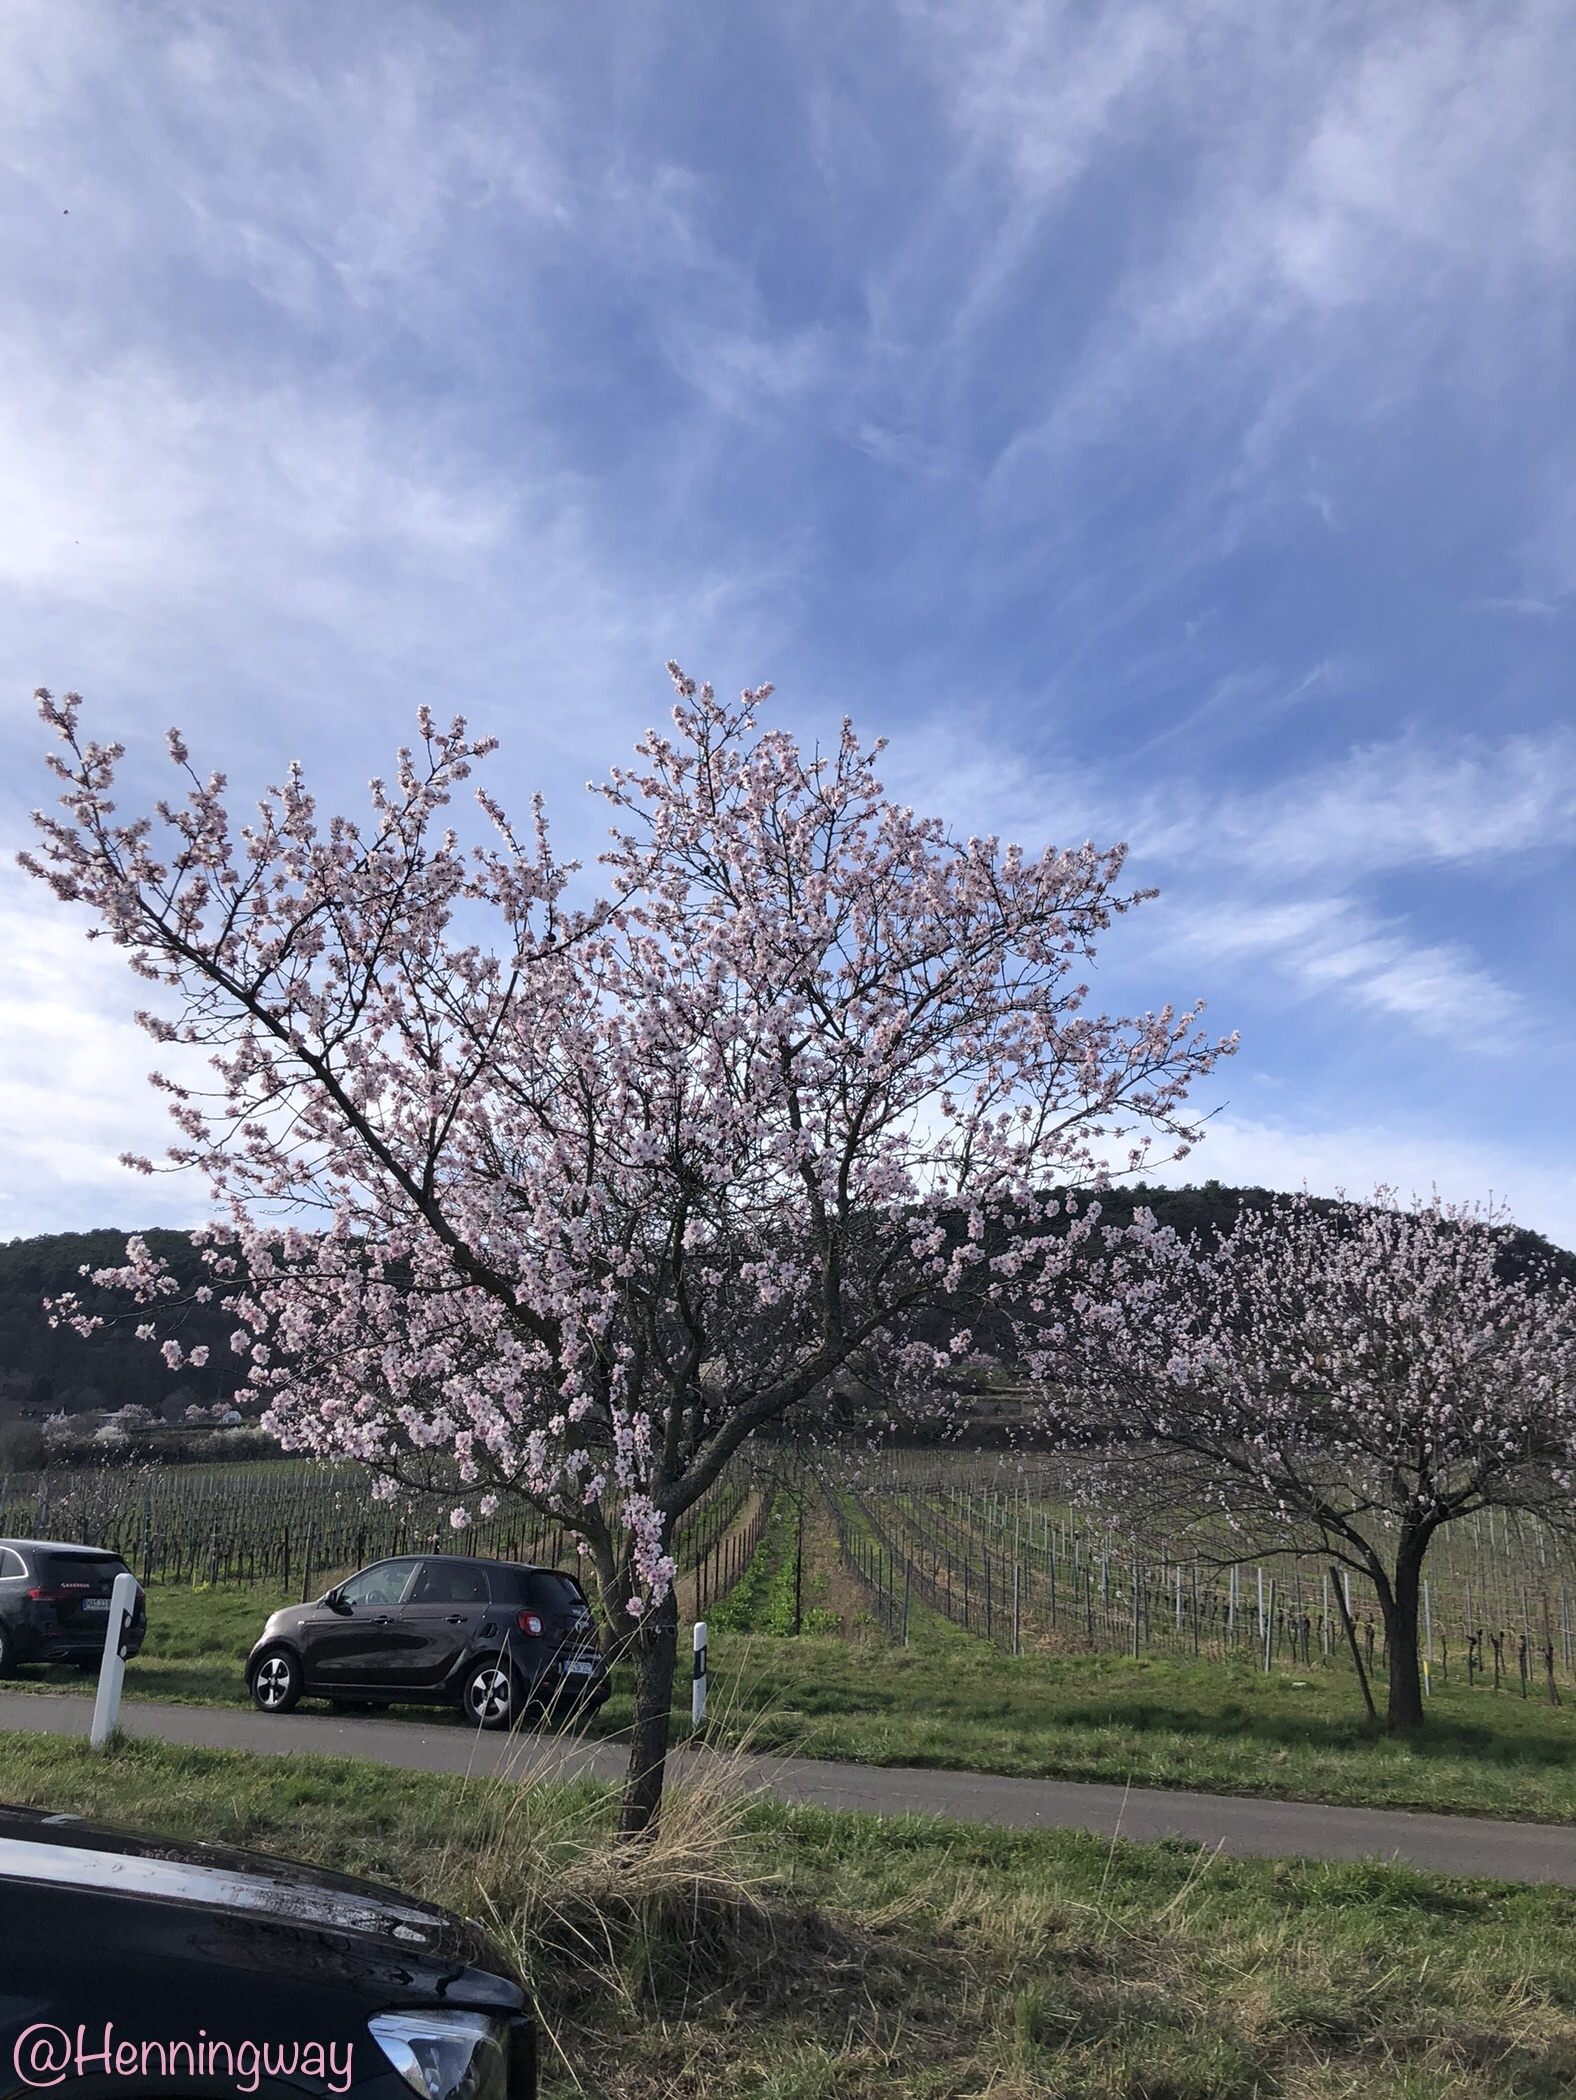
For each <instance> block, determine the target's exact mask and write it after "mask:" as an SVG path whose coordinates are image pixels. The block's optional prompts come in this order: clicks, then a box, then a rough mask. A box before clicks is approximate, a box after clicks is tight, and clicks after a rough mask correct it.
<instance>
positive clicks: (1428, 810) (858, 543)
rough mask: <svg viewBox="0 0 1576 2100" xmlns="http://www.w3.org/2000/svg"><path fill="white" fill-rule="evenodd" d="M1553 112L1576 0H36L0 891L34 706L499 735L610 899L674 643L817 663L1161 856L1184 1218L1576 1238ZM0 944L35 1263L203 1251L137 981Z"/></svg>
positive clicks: (19, 121)
mask: <svg viewBox="0 0 1576 2100" xmlns="http://www.w3.org/2000/svg"><path fill="white" fill-rule="evenodd" d="M1573 79H1576V11H1573V10H1572V9H1571V8H1570V7H1569V6H1568V5H1566V4H1563V0H1526V4H1520V5H1518V4H1515V0H1507V4H1501V5H1495V6H1491V7H1490V6H1474V5H1450V4H1440V0H1429V4H1426V5H1418V6H1408V5H1405V4H1400V0H1393V4H1391V5H1388V6H1386V7H1382V8H1375V7H1372V6H1367V5H1364V6H1350V7H1347V6H1341V5H1332V6H1328V7H1323V8H1313V9H1309V8H1299V7H1292V6H1289V5H1288V6H1280V5H1276V4H1264V0H1230V4H1228V0H1221V4H1189V0H1164V4H1157V5H1154V6H1148V5H1144V4H1142V0H1125V4H1120V5H1115V6H1111V7H1108V8H1101V7H1098V6H1093V5H1088V6H1065V7H1064V6H1058V5H1055V4H1053V0H1038V4H1032V5H1016V4H1008V0H1002V4H997V0H966V4H959V5H955V6H953V5H940V4H925V0H915V4H894V5H861V4H858V0H838V4H835V5H824V6H823V5H818V4H814V0H806V4H802V5H798V6H794V7H788V8H778V9H765V8H724V7H712V8H696V7H677V6H673V5H668V4H664V0H644V4H642V5H640V6H638V7H636V6H613V5H606V6H604V5H597V4H592V5H586V6H581V7H575V8H547V7H529V8H527V7H518V6H508V7H497V8H491V7H487V6H484V5H470V6H466V7H464V8H456V7H444V8H421V7H409V6H401V5H397V4H391V0H377V4H375V5H374V4H371V0H361V4H357V0H338V4H336V5H335V6H334V7H331V8H323V7H318V6H294V5H290V4H287V0H271V4H270V5H268V6H267V7H251V8H230V7H224V8H221V7H212V8H204V7H196V6H176V5H158V4H154V0H145V4H141V5H136V6H130V7H128V6H124V5H107V6H103V7H99V6H95V5H93V4H91V0H73V4H71V5H70V6H61V5H59V4H58V0H46V4H38V5H35V4H33V0H10V4H9V5H8V6H7V7H6V8H5V10H4V11H3V13H0V213H3V219H0V224H3V226H4V231H5V241H4V254H5V261H4V264H3V283H4V294H5V296H4V298H3V299H0V483H3V486H4V489H5V501H4V504H3V505H0V676H3V683H0V694H3V695H4V696H5V697H4V700H3V716H0V724H3V726H0V736H3V748H0V758H3V761H4V765H3V772H0V831H3V835H4V841H5V844H6V846H7V847H8V848H10V847H11V846H12V845H14V844H17V843H21V841H22V838H23V834H24V832H25V829H26V811H27V809H28V808H29V807H30V806H31V805H32V804H33V803H35V802H37V801H38V800H40V799H41V795H42V787H41V770H40V767H39V764H38V754H39V751H40V748H41V741H42V740H41V732H40V730H39V726H38V724H37V723H36V721H35V720H34V718H33V715H32V711H31V705H30V702H29V701H28V698H27V695H28V694H29V693H30V692H31V689H32V687H33V686H34V685H35V684H38V683H40V682H43V683H47V684H49V685H52V686H54V687H56V688H57V689H64V688H67V687H71V686H76V687H79V688H81V689H82V690H83V691H84V692H85V693H86V694H87V696H88V699H89V702H90V706H91V709H92V713H93V717H94V720H95V722H96V723H97V724H101V725H103V726H104V727H105V728H112V729H113V730H114V731H115V732H116V733H118V734H120V735H122V736H124V737H125V738H126V739H127V741H128V742H129V743H130V744H131V745H132V747H133V759H132V771H133V774H134V776H135V778H136V779H137V780H138V781H140V782H143V783H144V784H145V783H146V782H147V781H149V780H151V779H153V778H155V777H156V760H157V755H158V751H159V748H160V745H161V733H162V731H163V729H164V728H165V726H166V725H167V724H168V723H170V722H172V721H179V722H181V723H182V724H183V725H184V727H185V728H186V730H187V732H188V735H189V737H190V738H191V741H192V743H193V746H194V749H195V751H196V753H197V755H198V756H199V757H200V758H202V759H204V760H209V761H212V762H216V763H220V764H223V765H225V766H226V767H227V768H228V770H229V771H230V773H231V775H232V777H233V778H234V779H235V780H236V781H237V782H238V783H243V784H247V785H253V786H255V785H258V784H261V783H262V782H263V781H265V780H268V779H272V778H276V777H277V776H278V772H279V770H280V769H281V767H282V765H283V763H284V761H285V760H286V759H287V758H288V757H290V756H292V755H299V756H301V757H302V758H303V759H305V760H306V761H307V762H308V763H309V765H310V767H311V769H312V771H313V772H314V774H315V775H316V776H317V778H318V779H319V780H320V782H321V783H322V785H323V787H324V789H325V791H326V792H328V793H330V794H332V795H333V796H335V797H336V798H338V799H341V800H345V801H352V800H354V799H356V798H357V797H358V796H359V795H360V794H361V793H362V791H363V788H364V783H365V781H366V778H367V777H368V775H369V774H370V773H372V772H374V771H381V770H383V768H384V767H385V765H386V763H387V758H388V754H389V752H390V750H391V749H392V747H393V745H394V744H395V743H396V742H397V741H399V740H400V738H401V737H402V735H403V734H404V733H405V731H406V729H407V726H408V724H409V721H410V718H411V715H412V712H413V709H414V707H415V705H416V704H417V703H418V702H419V701H421V700H429V701H431V702H433V703H434V704H435V705H438V706H440V707H441V708H448V707H449V706H451V705H458V706H461V707H463V708H464V709H465V710H466V711H467V712H468V713H469V715H470V717H471V719H472V721H473V722H474V723H475V724H476V725H478V726H480V727H485V728H486V729H488V730H493V731H496V732H497V733H498V734H500V735H501V736H503V737H504V739H505V750H504V753H503V755H502V758H501V760H500V762H499V765H498V769H497V775H496V777H497V780H498V781H499V783H500V784H501V785H503V786H504V787H505V788H506V789H507V790H508V791H509V792H510V793H512V794H513V795H514V796H515V797H516V798H520V797H523V795H524V794H525V793H526V792H528V791H529V790H530V789H531V788H533V787H535V786H538V785H540V786H542V787H543V788H545V789H546V790H547V792H548V793H549V795H550V797H551V799H552V803H553V806H554V808H555V811H556V814H557V823H558V828H559V830H560V832H561V833H562V834H565V835H567V836H568V837H570V838H572V839H576V840H581V841H583V842H584V843H586V844H588V845H591V846H592V847H593V848H594V844H595V834H594V823H595V815H594V812H593V811H592V810H591V809H590V808H589V807H588V806H587V805H586V802H585V798H584V796H583V794H582V793H581V787H582V784H583V782H584V781H585V780H586V779H587V777H589V776H590V775H592V774H594V773H601V772H602V771H603V770H604V769H605V767H606V766H607V765H608V764H610V763H613V762H616V761H617V760H618V759H619V758H620V757H621V756H622V755H623V753H624V751H625V749H626V748H627V746H628V745H629V743H630V742H631V740H632V738H633V737H634V736H635V735H636V734H638V732H639V731H640V729H641V728H643V727H644V726H645V724H646V723H647V722H649V721H651V720H654V719H657V718H658V717H659V715H660V714H661V712H662V710H663V709H664V707H665V706H666V705H667V691H666V685H665V680H664V678H663V675H662V669H661V666H662V662H663V659H664V658H665V657H667V656H669V655H676V656H678V657H679V658H680V659H681V660H682V661H683V662H684V663H685V664H686V666H687V667H688V668H689V669H691V670H692V671H693V672H694V673H695V674H696V675H698V676H706V677H710V678H712V679H713V680H714V681H715V682H716V683H717V684H718V685H719V686H737V685H742V684H745V683H754V682H756V681H758V680H761V679H766V678H771V679H774V680H775V681H776V682H777V687H778V699H777V703H776V705H777V707H778V709H779V710H780V713H781V715H782V717H783V718H784V719H785V720H787V721H788V722H789V723H790V724H791V725H792V726H793V727H794V728H796V729H797V730H799V731H800V732H801V733H802V734H804V735H806V736H813V735H815V734H817V733H823V732H824V731H825V730H826V729H827V728H828V727H829V726H830V725H832V724H833V723H835V721H836V719H837V718H838V716H840V715H841V714H842V713H843V712H844V711H845V710H846V711H848V712H851V713H852V714H853V715H854V717H855V719H856V721H857V722H858V723H859V724H860V725H861V727H862V728H864V729H866V730H868V731H870V732H872V733H874V732H880V733H884V734H886V735H888V736H889V737H890V738H891V739H892V746H891V750H890V753H889V759H888V764H887V769H886V770H887V778H888V782H889V785H891V786H892V787H894V788H895V789H898V790H900V791H901V794H902V797H903V799H905V800H912V801H914V802H916V803H922V804H926V805H928V806H931V807H934V808H936V809H938V810H940V811H941V812H942V813H943V814H945V815H947V816H948V817H949V818H951V819H953V820H954V821H955V822H956V823H957V824H958V826H959V827H960V828H962V829H966V830H999V831H1002V832H1006V833H1011V834H1014V835H1017V836H1020V837H1022V838H1024V839H1025V840H1026V842H1029V843H1032V844H1039V843H1042V842H1044V841H1045V840H1048V839H1055V840H1060V841H1071V840H1074V839H1082V838H1084V837H1085V836H1092V837H1094V838H1096V839H1097V840H1101V841H1106V840H1110V839H1114V838H1119V837H1120V838H1126V839H1128V840H1129V841H1130V842H1131V846H1132V851H1133V861H1132V867H1133V872H1134V875H1135V877H1136V878H1137V879H1139V880H1141V881H1144V882H1154V883H1157V884H1159V885H1160V887H1161V889H1162V891H1163V893H1164V894H1163V897H1162V899H1161V901H1160V902H1159V903H1158V904H1156V905H1154V906H1151V907H1150V908H1149V909H1148V910H1147V911H1146V912H1145V913H1144V914H1142V915H1140V917H1139V918H1136V919H1135V920H1133V921H1132V922H1130V923H1129V925H1128V926H1126V927H1124V929H1123V939H1122V941H1121V942H1120V944H1119V945H1118V946H1117V947H1116V948H1115V949H1114V950H1113V951H1112V954H1111V956H1110V960H1109V963H1108V965H1107V967H1106V968H1105V969H1104V970H1103V972H1102V975H1101V978H1100V983H1099V989H1100V993H1101V996H1102V998H1103V999H1105V1000H1107V1001H1108V1002H1109V1003H1110V1004H1112V1005H1114V1006H1119V1007H1127V1006H1131V1005H1138V1006H1147V1005H1151V1004H1157V1003H1158V1002H1159V1001H1160V1000H1161V999H1162V998H1164V997H1167V996H1177V997H1179V998H1188V997H1191V996H1195V995H1198V994H1203V995H1205V996H1207V998H1208V1000H1209V1002H1210V1012H1211V1017H1212V1019H1213V1020H1214V1021H1217V1022H1218V1023H1219V1024H1220V1026H1221V1027H1222V1028H1223V1029H1224V1028H1231V1027H1236V1028H1239V1029H1240V1030H1241V1033H1242V1045H1243V1047H1242V1051H1241V1054H1240V1055H1239V1056H1238V1057H1237V1058H1236V1059H1234V1060H1232V1061H1231V1063H1229V1064H1228V1065H1226V1066H1224V1067H1222V1068H1221V1071H1220V1073H1219V1074H1218V1075H1217V1076H1216V1079H1215V1080H1214V1081H1213V1082H1212V1083H1211V1087H1210V1091H1209V1096H1208V1099H1209V1103H1210V1104H1211V1105H1215V1106H1217V1107H1218V1109H1219V1113H1218V1115H1217V1116H1216V1118H1215V1121H1214V1123H1213V1125H1212V1129H1211V1135H1210V1137H1209V1139H1208V1141H1207V1142H1206V1144H1205V1146H1204V1147H1203V1148H1202V1150H1201V1151H1200V1152H1199V1153H1198V1154H1197V1155H1196V1156H1195V1158H1194V1160H1193V1161H1191V1162H1189V1171H1190V1172H1196V1173H1197V1174H1199V1175H1203V1174H1207V1173H1213V1174H1216V1175H1218V1176H1219V1177H1220V1178H1222V1179H1225V1180H1238V1179H1252V1180H1262V1181H1265V1182H1267V1183H1270V1184H1272V1185H1279V1186H1285V1187H1292V1186H1296V1185H1298V1184H1300V1183H1301V1182H1302V1181H1303V1180H1304V1179H1306V1180H1307V1181H1308V1182H1309V1183H1310V1184H1311V1185H1312V1186H1314V1187H1315V1188H1332V1187H1334V1186H1337V1185H1340V1184H1345V1185H1348V1186H1351V1187H1359V1188H1360V1187H1362V1186H1365V1185H1369V1184H1371V1183H1372V1182H1373V1181H1375V1180H1376V1179H1379V1178H1384V1179H1389V1180H1394V1181H1397V1182H1399V1183H1401V1184H1402V1185H1403V1186H1405V1187H1408V1188H1411V1187H1418V1188H1423V1187H1427V1186H1428V1185H1429V1184H1430V1183H1431V1182H1435V1181H1437V1182H1438V1184H1439V1185H1440V1186H1441V1187H1442V1188H1443V1189H1445V1191H1446V1192H1447V1193H1449V1194H1451V1195H1453V1196H1462V1197H1466V1196H1483V1195H1487V1194H1488V1193H1489V1192H1490V1191H1492V1192H1494V1193H1495V1194H1497V1195H1499V1196H1501V1197H1502V1198H1504V1199H1505V1200H1506V1201H1508V1203H1509V1204H1510V1206H1511V1208H1512V1210H1513V1212H1514V1213H1515V1215H1517V1216H1518V1217H1519V1218H1521V1219H1522V1220H1524V1221H1525V1222H1527V1223H1530V1224H1534V1225H1537V1226H1539V1227H1541V1228H1542V1229H1544V1230H1546V1231H1548V1232H1550V1233H1551V1234H1553V1235H1555V1236H1556V1237H1559V1238H1561V1239H1563V1240H1565V1241H1566V1242H1568V1243H1572V1244H1576V1189H1573V1186H1572V1178H1571V1172H1570V1167H1571V1159H1572V1141H1573V1138H1576V1114H1573V1109H1572V1099H1573V1086H1572V1079H1573V1072H1572V1063H1573V1059H1572V1052H1571V1047H1570V1045H1571V1033H1572V1030H1571V1020H1572V1015H1571V1005H1572V1000H1571V985H1572V979H1573V969H1572V965H1573V962H1576V931H1573V926H1576V922H1573V915H1572V912H1571V909H1570V898H1571V866H1572V851H1573V844H1576V719H1573V714H1572V708H1571V700H1570V691H1571V680H1570V670H1569V666H1570V662H1571V642H1572V638H1573V633H1576V415H1573V402H1576V389H1573V384H1572V382H1573V375H1576V355H1573V349H1576V345H1573V318H1576V316H1573V304H1576V292H1573V287H1576V98H1573V96H1572V95H1571V92H1570V89H1571V82H1572V80H1573ZM7 859H8V860H9V852H8V853H7ZM0 941H3V944H4V948H5V951H6V953H7V956H8V958H9V963H8V967H7V968H6V969H5V971H4V973H3V981H0V1166H3V1169H4V1171H3V1174H0V1235H3V1234H6V1233H11V1232H21V1231H28V1230H34V1229H45V1228H50V1229H55V1228H66V1227H73V1226H78V1225H89V1224H97V1223H105V1222H116V1223H124V1224H128V1225H130V1224H136V1223H140V1222H145V1221H147V1220H148V1219H150V1218H156V1217H157V1218H168V1219H177V1218H182V1217H187V1216H192V1215H195V1214H196V1213H197V1212H198V1211H199V1210H200V1198H199V1195H198V1193H197V1192H196V1191H195V1190H193V1189H191V1188H189V1187H183V1186H181V1185H180V1184H178V1183H175V1182H163V1183H160V1184H158V1185H156V1186H155V1187H154V1188H153V1189H152V1190H151V1191H150V1188H149V1185H148V1184H147V1183H145V1182H141V1181H136V1180H133V1179H131V1178H130V1177H128V1176H127V1175H126V1174H125V1173H124V1172H123V1171H122V1170H121V1169H120V1168H118V1167H117V1166H116V1165H115V1164H114V1161H115V1157H116V1155H117V1153H118V1152H119V1151H120V1150H121V1149H122V1148H123V1147H125V1146H128V1145H129V1146H131V1147H133V1148H143V1149H146V1148H147V1147H148V1146H149V1145H150V1144H152V1143H155V1142H157V1138H158V1132H159V1128H160V1111H159V1109H158V1108H157V1105H156V1104H154V1103H153V1102H151V1101H150V1100H149V1099H148V1098H147V1097H146V1096H145V1092H144V1089H143V1087H142V1082H141V1074H142V1073H143V1071H144V1070H145V1069H146V1067H147V1065H148V1063H149V1061H150V1058H149V1051H148V1047H147V1046H146V1045H145V1043H144V1041H143V1039H142V1038H141V1037H140V1036H139V1035H138V1034H137V1033H136V1031H135V1030H134V1029H133V1028H131V1027H130V1026H129V1024H128V1022H127V1020H126V1015H127V1014H128V1012H129V1010H130V1008H131V1007H132V1006H133V1005H134V1004H135V1000H134V997H133V994H132V987H131V983H130V980H128V979H126V978H124V977H122V976H121V975H120V974H119V972H118V971H117V969H116V967H115V965H114V961H113V958H110V957H108V956H105V955H103V954H101V953H100V951H99V950H97V949H89V948H86V947H84V945H83V944H82V941H81V938H80V928H79V927H78V926H77V925H76V924H75V923H74V922H73V921H72V920H71V918H70V915H69V914H67V913H65V912H64V911H61V910H58V909H56V908H55V907H54V906H53V904H52V903H51V902H50V901H49V900H47V899H46V898H44V897H43V896H42V895H41V894H32V893H30V892H29V890H28V889H27V886H26V885H25V884H24V883H23V882H22V880H21V878H19V877H17V876H15V875H14V874H12V873H10V872H7V873H5V874H3V875H0Z"/></svg>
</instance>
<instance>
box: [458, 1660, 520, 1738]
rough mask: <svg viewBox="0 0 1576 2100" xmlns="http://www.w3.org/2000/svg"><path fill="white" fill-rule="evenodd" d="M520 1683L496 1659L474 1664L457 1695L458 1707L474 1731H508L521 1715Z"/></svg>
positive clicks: (501, 1661) (505, 1665) (511, 1671)
mask: <svg viewBox="0 0 1576 2100" xmlns="http://www.w3.org/2000/svg"><path fill="white" fill-rule="evenodd" d="M521 1704H522V1701H521V1697H520V1680H519V1678H518V1677H516V1676H515V1674H514V1672H513V1670H511V1669H510V1667H509V1665H508V1664H507V1663H506V1662H505V1661H504V1660H503V1659H502V1658H501V1657H498V1656H490V1657H488V1658H487V1659H486V1660H485V1661H483V1662H479V1663H477V1665H476V1666H475V1668H474V1669H473V1670H472V1671H471V1672H470V1674H469V1676H468V1677H467V1678H466V1680H465V1686H464V1689H463V1690H462V1691H461V1693H460V1708H461V1711H462V1712H463V1713H464V1715H465V1718H466V1720H467V1721H469V1722H470V1723H471V1724H472V1725H473V1726H474V1727H476V1728H508V1727H509V1726H510V1725H511V1723H512V1722H513V1721H514V1720H515V1719H516V1717H517V1716H518V1714H519V1712H520V1707H521Z"/></svg>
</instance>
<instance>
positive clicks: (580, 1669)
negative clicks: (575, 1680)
mask: <svg viewBox="0 0 1576 2100" xmlns="http://www.w3.org/2000/svg"><path fill="white" fill-rule="evenodd" d="M595 1667H596V1665H595V1664H594V1663H565V1664H564V1665H563V1672H564V1675H565V1676H566V1677H589V1676H590V1675H591V1672H592V1671H593V1670H594V1669H595Z"/></svg>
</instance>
